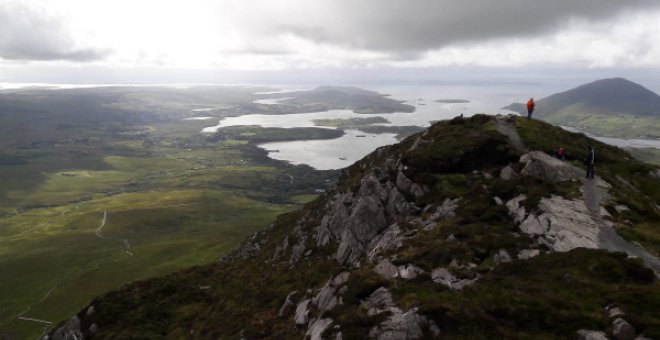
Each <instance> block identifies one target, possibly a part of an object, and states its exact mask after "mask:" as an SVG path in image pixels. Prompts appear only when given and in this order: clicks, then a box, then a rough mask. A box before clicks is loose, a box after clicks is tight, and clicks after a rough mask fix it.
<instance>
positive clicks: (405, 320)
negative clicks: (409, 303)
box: [369, 307, 427, 340]
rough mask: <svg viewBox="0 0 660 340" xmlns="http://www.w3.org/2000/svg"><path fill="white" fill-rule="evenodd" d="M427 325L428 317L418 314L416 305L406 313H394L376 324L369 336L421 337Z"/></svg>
mask: <svg viewBox="0 0 660 340" xmlns="http://www.w3.org/2000/svg"><path fill="white" fill-rule="evenodd" d="M426 325H427V320H426V318H425V317H423V316H420V315H419V314H417V308H416V307H415V308H412V309H410V310H409V311H407V312H405V313H393V314H392V315H391V316H390V317H389V318H387V319H386V320H385V321H383V322H382V323H380V324H379V325H377V326H374V327H373V328H372V329H371V331H370V332H369V337H370V338H376V339H379V340H386V339H387V340H404V339H419V338H421V337H422V336H423V335H424V333H423V331H422V327H424V326H426Z"/></svg>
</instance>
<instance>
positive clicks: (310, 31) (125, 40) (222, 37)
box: [0, 0, 660, 69]
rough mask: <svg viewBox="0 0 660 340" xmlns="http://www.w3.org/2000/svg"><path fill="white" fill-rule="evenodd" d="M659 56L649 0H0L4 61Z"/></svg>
mask: <svg viewBox="0 0 660 340" xmlns="http://www.w3.org/2000/svg"><path fill="white" fill-rule="evenodd" d="M82 62H84V63H92V64H94V65H105V66H122V67H124V66H128V67H134V66H167V67H179V68H183V67H186V68H215V69H290V68H298V69H300V68H306V69H315V68H375V67H392V66H393V67H435V66H448V65H449V66H453V65H473V66H474V65H476V66H526V65H549V66H553V65H558V66H564V67H566V66H570V67H574V66H579V67H612V68H615V67H658V66H660V1H657V0H629V1H620V0H554V1H547V0H524V1H521V0H498V1H493V0H472V1H460V2H459V1H454V0H417V1H409V0H313V1H310V0H277V1H273V0H217V1H214V0H185V1H184V0H180V1H177V0H140V1H134V0H114V1H109V0H107V1H101V0H50V1H47V0H3V1H2V2H1V3H0V65H3V64H4V65H10V64H11V65H15V64H17V63H18V64H25V63H27V64H32V65H33V64H35V63H38V64H42V65H43V64H49V63H50V64H52V63H55V64H61V63H72V64H76V63H82Z"/></svg>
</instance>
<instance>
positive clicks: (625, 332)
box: [612, 318, 637, 340]
mask: <svg viewBox="0 0 660 340" xmlns="http://www.w3.org/2000/svg"><path fill="white" fill-rule="evenodd" d="M612 335H613V336H614V338H615V339H617V340H634V339H635V336H637V334H636V332H635V328H633V326H632V325H631V324H629V323H628V322H626V320H624V319H622V318H616V319H615V320H614V322H612Z"/></svg>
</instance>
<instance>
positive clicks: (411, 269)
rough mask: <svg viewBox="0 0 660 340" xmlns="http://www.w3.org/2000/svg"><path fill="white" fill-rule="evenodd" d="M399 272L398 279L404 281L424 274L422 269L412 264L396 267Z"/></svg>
mask: <svg viewBox="0 0 660 340" xmlns="http://www.w3.org/2000/svg"><path fill="white" fill-rule="evenodd" d="M397 269H398V271H399V277H401V278H402V279H406V280H412V279H414V278H416V277H417V275H419V274H421V273H423V272H424V269H422V268H419V267H417V266H416V265H414V264H407V265H401V266H398V267H397Z"/></svg>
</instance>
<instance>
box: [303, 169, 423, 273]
mask: <svg viewBox="0 0 660 340" xmlns="http://www.w3.org/2000/svg"><path fill="white" fill-rule="evenodd" d="M326 208H327V210H326V211H327V213H326V214H325V216H324V217H323V218H322V220H321V225H320V226H318V228H317V235H316V240H317V244H318V245H325V244H327V243H328V242H329V240H330V239H331V238H332V239H335V240H338V241H339V247H338V248H337V252H336V253H335V258H336V259H337V261H338V262H339V263H341V264H346V263H354V262H355V261H356V260H357V259H358V258H359V257H360V256H362V255H363V254H364V253H365V252H366V251H367V248H368V245H369V243H370V242H372V240H373V239H374V238H375V237H376V236H378V235H379V234H380V233H381V232H382V231H383V230H384V229H385V228H387V226H390V225H392V224H393V223H396V222H398V221H401V220H404V219H405V217H407V216H408V214H409V213H410V212H411V211H412V210H413V209H412V207H411V205H410V204H409V203H408V202H407V201H406V199H405V197H404V195H403V194H402V193H401V192H400V191H399V190H398V189H397V188H396V187H395V186H394V184H392V182H389V181H387V182H385V183H381V182H380V181H378V179H377V178H376V177H375V176H373V175H368V176H366V177H364V178H363V179H362V181H361V182H360V187H359V189H358V190H357V192H356V193H354V194H353V193H352V192H346V193H339V194H336V195H335V197H333V199H332V200H330V201H329V202H328V204H327V207H326Z"/></svg>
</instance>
